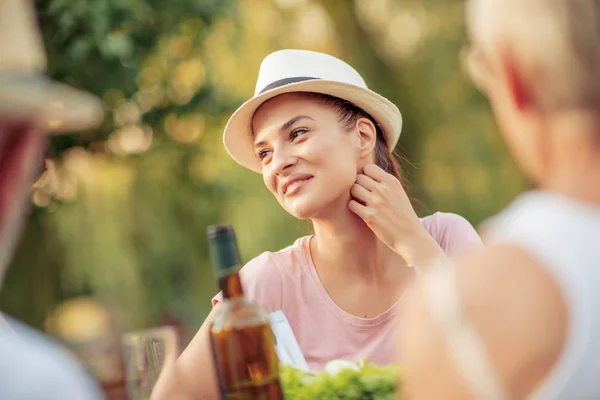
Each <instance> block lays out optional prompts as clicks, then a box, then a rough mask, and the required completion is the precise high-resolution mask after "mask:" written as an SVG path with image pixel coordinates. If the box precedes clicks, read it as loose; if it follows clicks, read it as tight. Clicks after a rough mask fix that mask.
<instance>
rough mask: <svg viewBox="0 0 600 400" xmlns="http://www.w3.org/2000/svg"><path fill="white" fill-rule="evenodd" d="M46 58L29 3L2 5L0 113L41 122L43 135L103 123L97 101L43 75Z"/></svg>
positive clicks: (2, 0)
mask: <svg viewBox="0 0 600 400" xmlns="http://www.w3.org/2000/svg"><path fill="white" fill-rule="evenodd" d="M45 69H46V55H45V52H44V49H43V43H42V38H41V34H40V31H39V28H38V26H37V23H36V19H35V11H34V8H33V5H32V3H31V1H30V0H0V114H5V115H8V116H11V117H24V118H28V119H32V120H34V121H36V124H37V125H38V127H39V128H40V130H42V131H43V132H48V133H61V132H71V131H78V130H85V129H89V128H92V127H94V126H96V125H98V124H99V123H100V122H102V119H103V117H104V109H103V105H102V102H101V101H100V99H98V98H97V97H95V96H93V95H91V94H89V93H86V92H83V91H80V90H76V89H74V88H72V87H70V86H67V85H65V84H61V83H58V82H54V81H52V80H50V79H49V78H48V77H47V76H45V75H44V71H45Z"/></svg>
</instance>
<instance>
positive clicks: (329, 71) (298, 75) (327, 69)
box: [254, 49, 368, 96]
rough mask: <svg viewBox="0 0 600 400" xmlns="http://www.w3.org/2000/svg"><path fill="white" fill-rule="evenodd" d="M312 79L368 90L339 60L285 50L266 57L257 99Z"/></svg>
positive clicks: (316, 53) (309, 52)
mask: <svg viewBox="0 0 600 400" xmlns="http://www.w3.org/2000/svg"><path fill="white" fill-rule="evenodd" d="M311 79H323V80H327V81H334V82H341V83H348V84H351V85H355V86H358V87H362V88H364V89H368V87H367V84H366V83H365V81H364V79H363V78H362V76H360V74H359V73H358V72H357V71H356V70H355V69H354V68H352V67H351V66H350V65H349V64H347V63H345V62H344V61H342V60H340V59H338V58H335V57H333V56H331V55H329V54H324V53H319V52H314V51H308V50H295V49H285V50H279V51H276V52H274V53H271V54H269V55H268V56H267V57H265V59H264V60H263V62H262V63H261V65H260V69H259V71H258V78H257V81H256V88H255V90H254V95H255V96H257V95H259V94H260V93H262V92H265V91H267V90H270V89H273V88H276V87H279V86H283V85H285V84H290V83H295V82H301V81H305V80H311Z"/></svg>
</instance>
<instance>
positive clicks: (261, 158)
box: [256, 150, 269, 161]
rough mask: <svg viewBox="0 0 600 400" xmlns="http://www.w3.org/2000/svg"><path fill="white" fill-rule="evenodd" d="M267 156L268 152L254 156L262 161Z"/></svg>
mask: <svg viewBox="0 0 600 400" xmlns="http://www.w3.org/2000/svg"><path fill="white" fill-rule="evenodd" d="M268 155H269V150H261V151H259V152H258V154H257V155H256V156H257V157H258V159H259V160H261V161H262V160H264V159H265V157H267V156H268Z"/></svg>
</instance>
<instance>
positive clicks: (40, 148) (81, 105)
mask: <svg viewBox="0 0 600 400" xmlns="http://www.w3.org/2000/svg"><path fill="white" fill-rule="evenodd" d="M45 63H46V59H45V54H44V51H43V45H42V43H41V38H40V36H39V30H38V29H37V26H36V24H35V15H34V10H33V7H32V4H31V3H30V2H29V0H1V1H0V282H1V281H2V279H3V278H4V274H5V272H6V268H7V267H8V265H9V263H10V260H11V257H12V253H13V251H14V248H15V246H16V245H17V243H18V239H19V236H20V233H21V229H22V227H23V225H24V220H25V215H26V207H27V204H29V202H28V200H29V193H30V188H31V184H32V183H33V181H34V179H35V178H36V175H37V173H38V172H39V170H40V168H41V165H42V162H43V154H44V150H45V146H46V137H45V135H46V133H50V132H53V133H54V132H56V133H58V132H69V131H76V130H81V129H86V128H90V127H93V126H95V125H97V124H99V123H100V122H101V121H102V118H103V110H102V105H101V103H100V101H99V100H98V99H96V98H95V97H93V96H92V95H89V94H87V93H82V92H79V91H76V90H75V89H72V88H70V87H68V86H65V85H61V84H59V83H55V82H52V81H50V80H49V79H48V78H46V77H45V76H43V74H42V71H43V69H44V68H45ZM33 279H43V277H33ZM0 355H1V356H0V398H1V399H2V400H13V399H28V400H29V399H56V400H59V399H60V400H65V399H78V400H88V399H100V398H102V395H101V393H100V391H99V389H98V388H97V387H96V385H95V384H94V382H93V380H92V379H91V378H90V377H89V376H88V374H87V373H86V372H85V370H84V369H82V368H81V367H80V366H79V365H78V364H77V363H76V362H75V360H74V359H73V358H72V357H71V356H70V355H68V354H67V352H66V350H63V349H62V348H61V347H60V346H58V345H57V344H55V343H53V342H52V341H51V340H50V339H48V338H47V337H45V336H44V335H42V334H41V333H38V332H36V331H34V330H32V329H31V328H29V327H27V326H25V325H23V324H21V323H19V322H18V321H15V320H13V319H11V318H9V317H6V316H2V315H0Z"/></svg>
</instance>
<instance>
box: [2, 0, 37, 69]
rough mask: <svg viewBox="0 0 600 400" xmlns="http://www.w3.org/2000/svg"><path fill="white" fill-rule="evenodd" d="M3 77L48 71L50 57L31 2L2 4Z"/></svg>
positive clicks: (10, 0) (11, 0)
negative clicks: (48, 57) (47, 55)
mask: <svg viewBox="0 0 600 400" xmlns="http://www.w3.org/2000/svg"><path fill="white" fill-rule="evenodd" d="M0 38H2V40H0V75H32V74H36V73H40V72H42V71H44V70H45V69H46V55H45V52H44V47H43V42H42V39H41V35H40V31H39V27H38V25H37V22H36V18H35V11H34V8H33V5H32V3H31V1H30V0H0Z"/></svg>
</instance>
